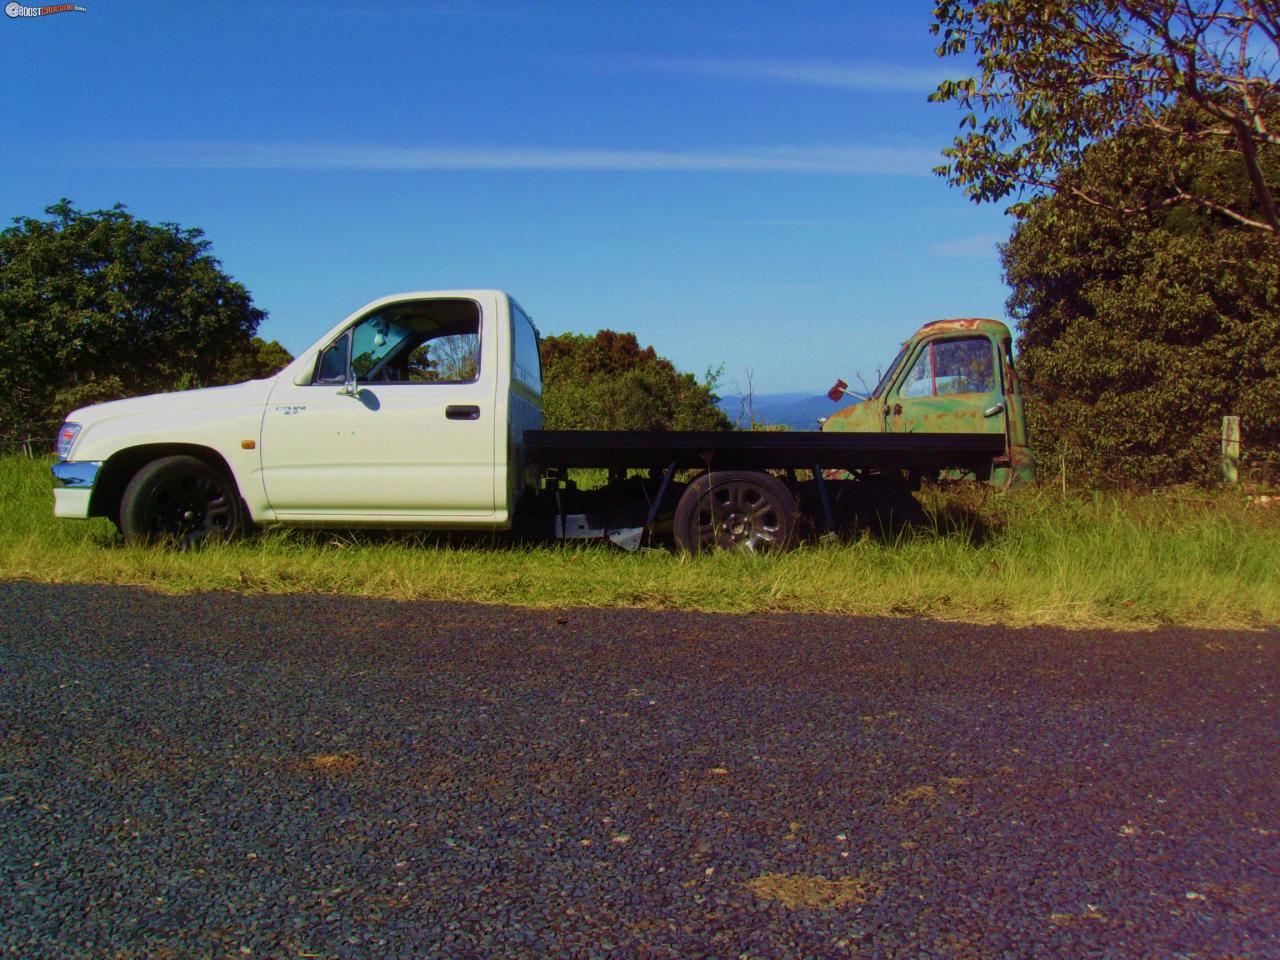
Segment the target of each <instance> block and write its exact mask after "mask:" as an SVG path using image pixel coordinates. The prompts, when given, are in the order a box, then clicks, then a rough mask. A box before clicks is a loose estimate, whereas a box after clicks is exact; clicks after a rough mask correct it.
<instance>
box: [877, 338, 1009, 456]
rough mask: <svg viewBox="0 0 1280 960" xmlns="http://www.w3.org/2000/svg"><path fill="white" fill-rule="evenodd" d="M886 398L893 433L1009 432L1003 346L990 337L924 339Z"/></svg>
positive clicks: (887, 422)
mask: <svg viewBox="0 0 1280 960" xmlns="http://www.w3.org/2000/svg"><path fill="white" fill-rule="evenodd" d="M902 369H903V371H904V372H903V373H902V375H901V376H899V378H898V380H897V382H896V383H895V384H894V385H893V387H892V388H891V389H890V390H889V393H888V396H887V397H886V398H885V406H884V419H885V426H884V429H885V431H886V432H888V433H1000V434H1003V433H1006V432H1007V426H1006V424H1007V418H1008V410H1007V405H1006V403H1005V398H1004V389H1003V384H1002V382H1001V374H1000V371H1001V364H1000V362H999V357H998V355H997V348H996V345H995V344H994V343H992V342H991V340H990V339H989V338H987V337H985V336H981V335H978V336H975V335H969V336H960V337H946V338H942V337H931V338H926V339H924V340H922V341H921V342H920V343H919V344H918V345H917V347H916V351H915V353H914V354H913V355H912V356H911V357H910V358H909V359H908V360H907V362H906V363H905V364H904V365H903V368H902Z"/></svg>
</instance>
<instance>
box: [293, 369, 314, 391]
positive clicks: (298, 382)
mask: <svg viewBox="0 0 1280 960" xmlns="http://www.w3.org/2000/svg"><path fill="white" fill-rule="evenodd" d="M293 385H294V386H295V387H307V386H310V385H311V371H310V370H299V371H298V372H297V373H295V374H294V375H293Z"/></svg>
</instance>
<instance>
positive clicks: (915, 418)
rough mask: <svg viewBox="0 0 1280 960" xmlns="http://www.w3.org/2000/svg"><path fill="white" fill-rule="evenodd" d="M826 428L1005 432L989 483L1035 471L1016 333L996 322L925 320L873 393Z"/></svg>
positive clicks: (1005, 482) (1029, 477)
mask: <svg viewBox="0 0 1280 960" xmlns="http://www.w3.org/2000/svg"><path fill="white" fill-rule="evenodd" d="M822 429H823V430H839V431H853V432H857V433H880V432H887V433H1003V434H1004V435H1005V436H1006V438H1007V439H1006V455H1005V457H1004V458H1002V460H1001V461H997V462H996V463H995V464H994V469H993V470H992V474H991V482H992V483H995V484H998V485H1000V486H1003V487H1007V486H1009V485H1010V484H1011V483H1013V482H1015V481H1030V480H1032V479H1033V478H1034V476H1035V458H1034V456H1033V455H1032V453H1031V450H1030V447H1029V446H1028V441H1027V425H1026V420H1025V417H1024V412H1023V405H1022V396H1021V393H1020V391H1019V387H1018V375H1017V370H1016V369H1015V367H1014V364H1013V338H1012V336H1011V334H1010V333H1009V328H1008V327H1006V326H1005V325H1004V324H1003V323H1000V322H999V321H997V320H986V319H981V318H966V319H960V320H937V321H934V322H933V323H927V324H925V325H924V326H923V327H921V328H920V329H919V330H917V331H916V333H915V334H914V335H913V336H912V337H911V338H910V339H909V340H907V342H906V343H904V344H903V350H902V353H901V354H900V355H899V358H898V359H897V360H896V361H895V366H894V368H893V369H892V370H890V371H889V375H888V376H886V377H885V378H884V380H882V381H881V383H880V384H879V385H878V386H877V388H876V391H875V392H874V393H873V394H872V396H871V397H869V398H868V399H866V400H864V401H863V402H861V403H858V404H854V405H853V406H850V407H846V408H844V409H843V410H839V411H837V412H836V413H834V414H832V415H831V416H830V417H829V418H827V420H826V422H825V423H824V424H823V427H822Z"/></svg>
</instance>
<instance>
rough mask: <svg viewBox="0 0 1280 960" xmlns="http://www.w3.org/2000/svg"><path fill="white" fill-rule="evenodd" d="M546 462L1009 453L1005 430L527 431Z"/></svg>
mask: <svg viewBox="0 0 1280 960" xmlns="http://www.w3.org/2000/svg"><path fill="white" fill-rule="evenodd" d="M524 441H525V455H526V456H527V457H528V458H529V460H530V461H532V462H534V463H537V464H539V465H540V466H542V467H668V466H670V465H671V464H673V463H674V464H675V465H676V467H678V468H696V467H703V468H707V467H710V468H714V469H718V470H724V469H744V470H763V469H772V468H776V469H789V468H793V469H810V468H812V467H814V466H819V467H821V468H822V469H824V470H837V469H838V470H865V469H875V470H911V469H920V470H950V469H958V470H976V471H980V470H981V469H982V468H983V467H984V465H985V466H986V467H989V466H990V464H991V461H992V459H993V458H997V457H1000V456H1001V455H1002V454H1003V453H1004V452H1005V437H1004V434H1003V433H853V432H840V431H831V432H825V433H824V432H819V431H816V430H803V431H779V432H774V431H756V432H746V431H680V432H664V431H656V430H655V431H645V430H526V431H525V434H524Z"/></svg>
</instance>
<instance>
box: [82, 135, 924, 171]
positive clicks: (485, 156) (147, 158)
mask: <svg viewBox="0 0 1280 960" xmlns="http://www.w3.org/2000/svg"><path fill="white" fill-rule="evenodd" d="M81 155H84V156H92V157H93V162H94V163H95V164H96V165H99V166H101V165H107V166H115V167H133V168H176V169H236V170H401V171H404V170H548V171H591V170H596V171H611V172H641V171H689V172H716V173H732V172H760V173H770V172H776V173H836V174H878V175H906V176H928V175H929V171H930V168H931V167H932V166H933V165H934V164H935V163H936V160H937V157H936V153H935V152H934V151H932V150H926V149H920V148H911V147H888V146H856V145H854V146H816V147H812V146H811V147H801V146H770V147H740V148H722V149H715V150H612V149H595V148H555V147H510V148H508V147H388V146H365V145H360V144H323V143H148V144H127V145H114V146H111V145H105V146H99V147H95V148H94V149H93V150H91V151H84V152H82V153H81Z"/></svg>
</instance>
